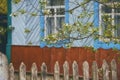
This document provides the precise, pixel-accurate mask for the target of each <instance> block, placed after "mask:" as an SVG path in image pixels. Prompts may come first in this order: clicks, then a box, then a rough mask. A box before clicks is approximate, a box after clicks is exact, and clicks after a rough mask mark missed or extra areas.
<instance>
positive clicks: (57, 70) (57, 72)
mask: <svg viewBox="0 0 120 80" xmlns="http://www.w3.org/2000/svg"><path fill="white" fill-rule="evenodd" d="M54 80H60V68H59V63H58V61H56V63H55V66H54Z"/></svg>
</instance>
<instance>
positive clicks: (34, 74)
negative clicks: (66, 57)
mask: <svg viewBox="0 0 120 80" xmlns="http://www.w3.org/2000/svg"><path fill="white" fill-rule="evenodd" d="M110 67H111V69H110ZM110 67H109V66H108V64H107V62H106V60H103V64H102V68H100V69H98V66H97V63H96V62H95V61H94V62H93V64H92V80H100V79H99V74H102V79H101V80H110V79H112V80H118V79H117V67H116V62H115V60H114V59H113V60H112V61H111V66H110ZM78 69H79V68H78V64H77V62H76V61H74V62H73V64H72V70H73V80H79V70H78ZM63 70H64V73H63V75H64V77H63V80H70V78H69V63H68V62H67V61H65V62H64V64H63ZM110 73H111V74H112V75H111V77H110ZM9 74H10V76H9V78H10V79H9V80H15V75H14V67H13V65H12V63H11V64H10V65H9ZM53 76H54V80H60V67H59V63H58V62H56V63H55V66H54V75H53ZM19 78H20V79H19V80H26V66H25V64H24V63H23V62H22V63H21V65H20V68H19ZM31 80H38V68H37V65H36V64H35V63H33V64H32V67H31ZM41 80H47V65H46V64H45V63H43V64H42V66H41ZM83 80H90V78H89V64H88V62H87V61H84V62H83Z"/></svg>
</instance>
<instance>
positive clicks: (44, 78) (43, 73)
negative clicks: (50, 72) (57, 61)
mask: <svg viewBox="0 0 120 80" xmlns="http://www.w3.org/2000/svg"><path fill="white" fill-rule="evenodd" d="M41 77H42V80H47V66H46V64H45V63H42V66H41Z"/></svg>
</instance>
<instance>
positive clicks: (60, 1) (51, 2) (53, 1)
mask: <svg viewBox="0 0 120 80" xmlns="http://www.w3.org/2000/svg"><path fill="white" fill-rule="evenodd" d="M47 2H48V6H58V5H64V0H48V1H47Z"/></svg>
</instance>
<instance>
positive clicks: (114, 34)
mask: <svg viewBox="0 0 120 80" xmlns="http://www.w3.org/2000/svg"><path fill="white" fill-rule="evenodd" d="M116 3H117V2H114V5H115V4H116ZM106 5H113V4H112V3H106ZM102 6H104V5H103V4H100V5H99V25H100V27H99V35H103V34H102V32H103V28H102V26H101V24H102V23H101V22H102V15H104V14H105V15H111V18H112V19H113V20H112V25H115V20H114V18H115V16H120V12H119V13H116V12H115V9H113V8H112V10H111V13H102ZM111 32H112V35H113V36H117V34H116V30H115V29H113V30H112V31H111ZM99 39H100V40H101V41H110V39H108V38H102V37H100V38H99Z"/></svg>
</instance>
